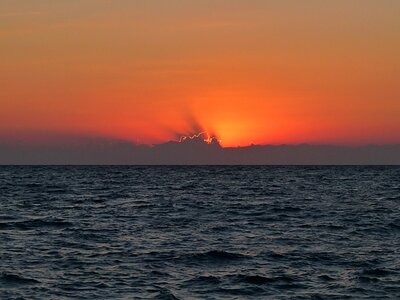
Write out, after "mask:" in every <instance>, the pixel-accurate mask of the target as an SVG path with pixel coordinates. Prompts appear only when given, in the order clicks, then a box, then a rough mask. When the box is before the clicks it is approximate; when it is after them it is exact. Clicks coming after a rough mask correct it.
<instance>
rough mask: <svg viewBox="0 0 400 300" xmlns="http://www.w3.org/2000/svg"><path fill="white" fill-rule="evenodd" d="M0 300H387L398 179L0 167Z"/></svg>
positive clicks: (399, 240) (397, 229) (391, 290)
mask: <svg viewBox="0 0 400 300" xmlns="http://www.w3.org/2000/svg"><path fill="white" fill-rule="evenodd" d="M0 299H400V167H386V166H382V167H368V166H340V167H335V166H323V167H316V166H315V167H313V166H307V167H302V166H181V167H174V166H152V167H146V166H141V167H137V166H2V167H0Z"/></svg>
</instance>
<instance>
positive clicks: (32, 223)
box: [0, 219, 73, 230]
mask: <svg viewBox="0 0 400 300" xmlns="http://www.w3.org/2000/svg"><path fill="white" fill-rule="evenodd" d="M72 226H73V223H71V222H67V221H62V220H42V219H37V220H27V221H19V222H3V223H0V230H10V229H19V230H32V229H37V228H43V227H47V228H66V227H72Z"/></svg>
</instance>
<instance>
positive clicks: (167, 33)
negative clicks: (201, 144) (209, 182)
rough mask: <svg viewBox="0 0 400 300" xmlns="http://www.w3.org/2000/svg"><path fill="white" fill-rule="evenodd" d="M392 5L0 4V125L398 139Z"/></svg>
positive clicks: (139, 135)
mask: <svg viewBox="0 0 400 300" xmlns="http://www.w3.org/2000/svg"><path fill="white" fill-rule="evenodd" d="M399 16H400V1H398V0H380V1H378V0H375V1H373V0H358V1H356V0H337V1H320V0H318V1H317V0H309V1H296V0H291V1H289V0H276V1H272V0H271V1H267V0H225V1H223V0H199V1H197V0H168V1H164V0H146V1H136V0H113V1H106V0H70V1H60V0H41V1H32V0H18V1H14V0H2V1H1V2H0V133H3V134H6V135H8V136H9V135H10V133H12V134H15V135H18V134H21V135H22V134H23V133H24V132H25V133H26V134H28V133H34V132H36V131H37V132H52V133H60V134H61V133H62V134H78V135H88V136H91V135H93V136H104V137H108V138H117V139H126V140H131V141H135V142H138V143H157V142H163V141H167V140H170V139H175V138H176V137H177V135H179V134H184V133H189V132H191V131H195V130H196V124H199V125H200V126H201V127H202V128H203V129H205V130H208V131H210V132H213V133H215V134H216V135H217V136H218V137H219V138H220V139H221V140H222V144H223V145H224V146H237V145H242V146H243V145H247V144H250V143H262V144H269V143H272V144H278V143H324V144H367V143H399V142H400V54H399V53H400V38H399V37H400V17H399Z"/></svg>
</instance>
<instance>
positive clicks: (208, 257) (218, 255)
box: [190, 250, 248, 261]
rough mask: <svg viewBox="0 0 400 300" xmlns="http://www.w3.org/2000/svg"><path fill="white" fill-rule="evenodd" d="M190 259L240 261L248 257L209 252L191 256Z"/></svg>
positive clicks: (223, 252)
mask: <svg viewBox="0 0 400 300" xmlns="http://www.w3.org/2000/svg"><path fill="white" fill-rule="evenodd" d="M190 257H191V258H193V259H196V260H215V261H224V260H240V259H245V258H248V256H246V255H244V254H239V253H232V252H227V251H220V250H211V251H207V252H202V253H195V254H191V255H190Z"/></svg>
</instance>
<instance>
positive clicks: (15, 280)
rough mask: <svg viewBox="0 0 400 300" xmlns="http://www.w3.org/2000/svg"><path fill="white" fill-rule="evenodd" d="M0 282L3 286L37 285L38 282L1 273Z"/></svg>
mask: <svg viewBox="0 0 400 300" xmlns="http://www.w3.org/2000/svg"><path fill="white" fill-rule="evenodd" d="M0 282H3V283H4V284H37V283H40V281H38V280H36V279H31V278H25V277H23V276H20V275H16V274H8V273H2V274H1V275H0Z"/></svg>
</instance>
